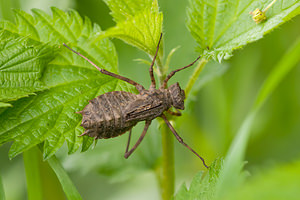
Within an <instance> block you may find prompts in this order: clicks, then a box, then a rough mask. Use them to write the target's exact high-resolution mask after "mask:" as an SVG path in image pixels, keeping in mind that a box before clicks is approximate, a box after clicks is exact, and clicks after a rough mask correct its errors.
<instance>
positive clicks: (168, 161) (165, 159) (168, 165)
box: [161, 124, 175, 200]
mask: <svg viewBox="0 0 300 200" xmlns="http://www.w3.org/2000/svg"><path fill="white" fill-rule="evenodd" d="M161 134H162V151H163V153H162V175H161V187H162V188H161V193H162V199H163V200H169V199H171V197H172V196H173V194H174V185H175V183H174V182H175V178H174V174H175V173H174V136H173V135H172V133H171V132H170V130H169V128H168V127H167V125H166V124H163V125H162V127H161Z"/></svg>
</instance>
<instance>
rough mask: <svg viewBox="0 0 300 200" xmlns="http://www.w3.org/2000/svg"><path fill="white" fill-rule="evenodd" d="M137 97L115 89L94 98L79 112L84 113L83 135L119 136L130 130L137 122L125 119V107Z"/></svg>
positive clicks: (99, 136) (98, 137)
mask: <svg viewBox="0 0 300 200" xmlns="http://www.w3.org/2000/svg"><path fill="white" fill-rule="evenodd" d="M135 99H136V95H135V94H132V93H129V92H124V91H113V92H108V93H105V94H103V95H100V96H98V97H96V98H94V99H92V100H90V103H89V104H88V105H87V106H86V107H85V108H84V109H83V110H82V111H80V112H79V113H81V114H82V124H81V126H82V127H84V128H85V129H86V131H85V132H84V134H83V135H89V136H91V137H95V138H96V139H100V138H111V137H116V136H119V135H121V134H123V133H125V132H126V131H128V130H130V129H131V127H132V126H134V125H135V124H136V123H137V122H133V121H130V122H128V121H125V117H124V116H125V114H124V113H123V112H124V110H125V107H126V106H127V105H128V104H129V102H132V101H134V100H135Z"/></svg>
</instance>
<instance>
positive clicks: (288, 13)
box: [187, 0, 300, 62]
mask: <svg viewBox="0 0 300 200" xmlns="http://www.w3.org/2000/svg"><path fill="white" fill-rule="evenodd" d="M269 3H270V1H269V0H263V1H255V0H243V1H240V0H230V1H228V0H221V1H210V0H204V1H203V0H191V1H190V6H189V8H188V22H187V24H188V28H189V30H190V32H191V33H192V35H193V37H194V38H195V39H196V41H197V43H198V44H199V52H200V53H201V54H202V55H203V56H205V57H207V58H211V57H212V58H214V59H215V60H218V61H219V62H221V61H222V59H223V58H225V59H226V58H227V59H228V58H229V57H230V56H232V51H233V50H235V49H237V48H241V47H242V46H244V45H246V44H247V43H250V42H253V41H256V40H258V39H261V38H262V37H263V35H265V34H266V33H268V32H270V31H271V30H272V29H274V28H275V27H277V26H278V25H280V24H282V23H284V22H286V21H287V20H289V19H291V18H292V17H293V16H295V15H297V14H299V12H300V9H299V7H300V2H299V1H298V0H282V2H281V1H280V2H277V3H275V4H274V5H273V6H272V8H271V9H270V10H268V12H267V18H268V20H266V21H265V22H263V23H261V24H259V25H257V24H256V23H253V21H252V20H249V19H250V15H249V12H251V11H253V10H254V9H256V8H257V7H259V8H261V9H263V8H265V7H267V5H268V4H269Z"/></svg>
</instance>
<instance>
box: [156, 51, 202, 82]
mask: <svg viewBox="0 0 300 200" xmlns="http://www.w3.org/2000/svg"><path fill="white" fill-rule="evenodd" d="M200 57H201V56H199V57H198V58H196V60H194V61H193V62H192V63H191V64H189V65H187V66H184V67H181V68H179V69H176V70H174V71H171V72H170V74H168V76H167V77H166V78H165V80H164V82H163V84H162V86H161V87H162V88H166V87H167V83H168V81H169V80H170V78H172V76H174V75H175V73H176V72H179V71H181V70H183V69H186V68H188V67H190V66H192V65H193V64H195V62H197V60H199V59H200Z"/></svg>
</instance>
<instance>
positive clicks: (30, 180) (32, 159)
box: [23, 147, 43, 200]
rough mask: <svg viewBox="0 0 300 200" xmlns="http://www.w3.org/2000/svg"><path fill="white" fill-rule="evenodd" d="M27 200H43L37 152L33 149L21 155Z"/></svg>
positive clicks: (35, 148)
mask: <svg viewBox="0 0 300 200" xmlns="http://www.w3.org/2000/svg"><path fill="white" fill-rule="evenodd" d="M23 160H24V166H25V172H26V182H27V193H28V199H29V200H39V199H43V189H42V184H41V177H40V168H39V150H38V149H37V147H33V148H31V149H29V150H28V151H25V152H24V153H23Z"/></svg>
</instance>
